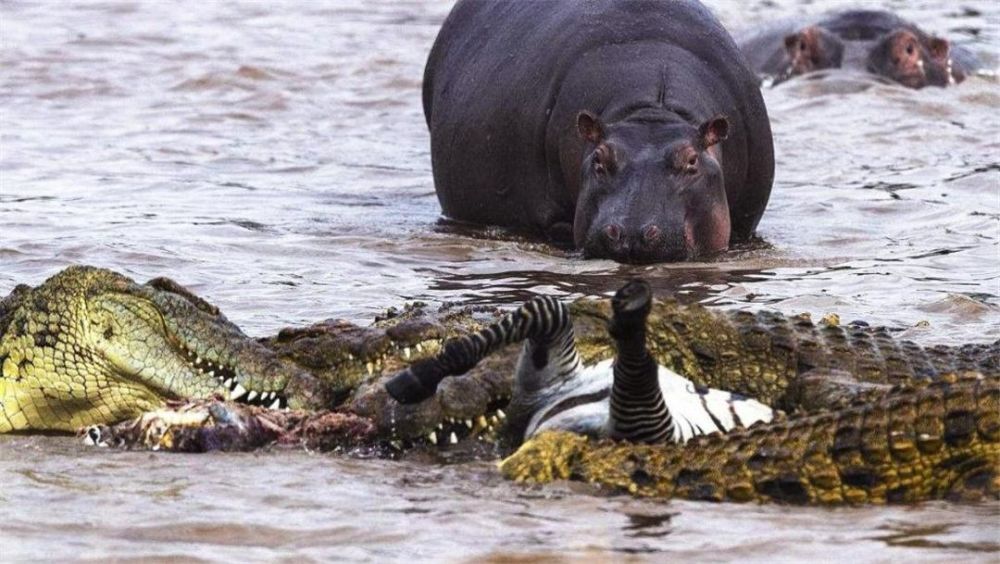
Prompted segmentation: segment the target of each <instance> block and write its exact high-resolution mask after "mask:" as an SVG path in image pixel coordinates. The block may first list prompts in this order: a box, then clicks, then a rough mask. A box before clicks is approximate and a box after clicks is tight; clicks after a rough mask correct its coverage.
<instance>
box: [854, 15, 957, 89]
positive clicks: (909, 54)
mask: <svg viewBox="0 0 1000 564" xmlns="http://www.w3.org/2000/svg"><path fill="white" fill-rule="evenodd" d="M950 52H951V46H950V45H949V43H948V40H947V39H942V38H940V37H932V36H929V35H926V34H924V33H922V32H920V31H919V30H915V29H909V28H900V29H897V30H894V31H893V32H891V33H888V34H886V35H885V36H883V37H882V38H881V39H879V41H878V42H877V43H876V44H875V45H874V46H873V47H872V49H871V51H870V52H869V54H868V62H867V66H868V71H869V72H872V73H874V74H878V75H881V76H884V77H886V78H889V79H891V80H894V81H896V82H898V83H900V84H902V85H903V86H908V87H910V88H923V87H924V86H929V85H933V86H947V85H948V84H951V83H952V82H957V81H959V80H961V78H958V79H957V80H956V77H955V76H954V75H953V74H952V68H951V67H952V64H951V54H950Z"/></svg>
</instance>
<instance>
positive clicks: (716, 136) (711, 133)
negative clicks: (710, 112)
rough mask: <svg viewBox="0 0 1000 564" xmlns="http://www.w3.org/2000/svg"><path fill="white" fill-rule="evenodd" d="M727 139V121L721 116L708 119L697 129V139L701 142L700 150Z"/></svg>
mask: <svg viewBox="0 0 1000 564" xmlns="http://www.w3.org/2000/svg"><path fill="white" fill-rule="evenodd" d="M727 137H729V119H727V118H726V116H724V115H722V114H718V115H716V116H713V117H710V118H708V120H706V121H705V123H703V124H701V126H700V127H698V139H699V140H700V141H701V148H702V149H707V148H709V147H711V146H712V145H715V144H716V143H718V142H720V141H724V140H725V139H726V138H727Z"/></svg>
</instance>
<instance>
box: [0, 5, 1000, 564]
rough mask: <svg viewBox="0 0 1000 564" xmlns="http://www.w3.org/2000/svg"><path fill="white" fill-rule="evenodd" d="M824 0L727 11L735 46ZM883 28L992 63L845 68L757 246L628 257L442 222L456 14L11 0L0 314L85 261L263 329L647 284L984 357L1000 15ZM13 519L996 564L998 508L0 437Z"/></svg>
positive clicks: (178, 545)
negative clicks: (965, 74) (772, 501)
mask: <svg viewBox="0 0 1000 564" xmlns="http://www.w3.org/2000/svg"><path fill="white" fill-rule="evenodd" d="M814 4H816V3H802V4H800V3H796V2H792V1H791V0H778V1H767V0H764V1H752V2H748V3H743V2H737V1H735V0H720V1H715V2H710V5H711V7H712V8H713V9H715V10H716V12H717V13H718V14H719V15H720V17H721V18H722V19H723V21H724V22H725V23H726V24H727V25H729V26H730V27H732V28H734V29H735V28H741V27H744V26H748V25H751V24H753V23H754V22H761V21H771V20H774V19H777V18H784V17H790V16H794V15H797V14H803V13H809V12H816V11H817V10H819V9H822V8H818V7H817V6H815V5H814ZM822 4H823V8H827V7H833V6H835V4H833V3H826V2H824V3H822ZM838 5H839V4H838ZM853 5H857V3H853ZM880 6H882V7H890V8H892V9H897V10H899V11H900V12H901V13H902V14H903V15H904V16H906V17H909V18H911V19H913V20H916V21H918V22H920V23H921V24H922V25H923V26H924V27H926V28H928V29H930V30H933V31H935V32H938V33H942V34H946V35H947V36H949V37H950V38H952V39H953V40H955V41H959V42H962V43H964V44H967V45H968V46H969V47H970V48H972V49H974V50H975V51H977V52H978V53H979V54H980V55H981V56H982V57H984V59H985V60H986V62H987V72H986V73H985V74H984V75H982V76H977V77H974V78H972V79H970V80H969V81H968V82H967V83H965V84H962V85H961V86H959V87H958V88H954V89H948V90H941V89H926V90H922V91H912V90H906V89H903V88H899V87H896V86H891V85H883V84H875V83H873V82H871V81H869V80H866V79H864V78H863V77H854V76H839V77H827V78H826V79H823V80H797V81H792V82H790V83H787V84H785V85H782V86H780V87H778V88H774V89H766V91H765V99H766V101H767V104H768V108H769V112H770V115H771V118H772V122H773V128H774V134H775V144H776V152H777V175H776V182H775V187H774V192H773V195H772V198H771V204H770V206H769V208H768V211H767V213H766V214H765V216H764V219H763V221H762V222H761V225H760V230H759V233H760V235H761V237H762V238H763V239H764V240H765V241H766V243H765V244H758V245H755V246H753V247H751V248H749V249H741V250H735V251H731V252H729V253H727V254H726V255H725V256H723V257H720V258H718V259H716V260H713V261H710V262H705V263H695V264H681V265H658V266H647V267H628V266H620V265H617V264H614V263H611V262H606V261H583V260H580V259H579V258H578V257H576V256H574V255H573V254H572V253H566V252H563V251H559V250H557V249H552V248H549V247H547V246H545V245H541V244H538V243H533V242H529V241H524V240H520V239H517V238H511V237H504V236H499V235H502V234H498V233H485V234H484V233H477V232H470V231H468V230H465V229H458V228H454V227H451V226H442V225H440V224H439V223H438V212H439V209H438V206H437V201H436V199H435V196H434V190H433V185H432V180H431V171H430V165H429V155H428V140H427V133H426V131H425V127H424V122H423V116H422V112H421V108H420V81H421V73H422V68H423V62H424V57H425V55H426V52H427V50H428V49H429V47H430V44H431V42H432V41H433V38H434V35H435V33H436V31H437V27H438V25H439V24H440V22H441V20H442V19H443V18H444V16H445V15H446V13H447V11H448V9H449V7H450V5H449V3H448V2H438V1H405V2H403V1H393V2H389V1H380V2H361V1H358V2H348V1H332V0H330V1H327V0H316V1H313V2H308V1H301V2H243V3H238V4H237V3H229V2H221V1H218V2H217V1H208V2H204V1H201V2H197V1H187V0H182V1H178V2H128V1H118V0H107V1H87V2H83V1H80V0H68V1H66V2H59V3H55V2H26V1H18V0H0V44H2V48H0V293H4V294H5V293H6V292H8V291H9V290H10V289H11V288H12V287H13V286H14V285H15V284H17V283H22V282H24V283H30V284H37V283H39V282H41V281H42V280H44V279H45V278H46V277H47V276H49V275H51V274H53V273H55V272H57V271H58V270H60V269H61V268H63V267H65V266H67V265H70V264H74V263H87V264H93V265H99V266H104V267H108V268H113V269H116V270H119V271H122V272H125V273H127V274H129V275H131V276H133V277H135V278H137V279H140V280H145V279H147V278H151V277H154V276H161V275H168V276H171V277H173V278H175V279H176V280H178V281H180V282H181V283H183V284H185V285H187V286H189V287H190V288H192V289H193V290H194V291H195V292H197V293H198V294H200V295H202V296H204V297H206V298H207V299H209V300H211V301H213V302H214V303H216V304H217V305H219V306H220V307H221V308H222V310H223V311H224V312H225V313H226V314H227V315H228V316H229V317H230V318H231V319H232V320H233V321H235V322H236V323H237V324H239V325H240V326H241V327H243V328H244V329H245V330H246V331H247V332H248V333H250V334H252V335H264V334H268V333H271V332H273V331H275V330H277V329H278V328H280V327H283V326H286V325H300V324H304V323H309V322H312V321H316V320H319V319H322V318H326V317H341V318H346V319H350V320H352V321H356V322H368V321H370V320H371V319H372V317H373V316H374V315H375V314H376V313H378V312H379V311H381V310H383V309H385V308H387V307H389V306H394V305H395V306H398V305H400V304H402V303H403V302H404V301H408V300H423V301H427V302H430V303H432V304H434V303H439V302H442V301H452V302H459V303H479V304H497V305H509V304H512V303H514V302H517V301H520V300H522V299H524V298H525V297H526V296H528V295H530V293H531V292H544V293H551V294H556V295H563V296H568V297H575V296H581V295H599V294H604V293H607V292H609V291H611V290H613V289H614V288H615V287H616V286H617V285H618V284H619V283H620V282H621V281H622V280H623V279H625V278H627V277H630V276H634V275H636V274H641V275H643V276H646V277H647V278H648V279H650V280H651V281H652V282H653V284H654V286H655V287H656V289H657V291H658V292H659V293H661V294H666V293H673V294H676V295H678V296H679V297H680V298H681V299H682V300H685V301H691V302H693V301H701V302H703V303H706V304H711V305H716V306H719V307H728V308H751V309H756V308H763V307H768V308H774V309H778V310H780V311H783V312H786V313H799V312H803V311H808V312H812V313H813V314H814V315H823V314H825V313H827V312H838V313H839V314H840V315H841V317H842V318H845V319H866V320H868V321H870V322H873V323H877V324H884V325H889V326H892V327H896V328H899V329H900V332H901V333H902V334H904V335H905V336H908V337H910V338H913V339H915V340H917V341H919V342H921V343H925V344H930V343H936V342H942V343H961V342H967V341H987V340H995V339H997V338H1000V266H998V265H1000V256H998V253H1000V243H998V241H1000V158H998V154H1000V152H998V149H1000V137H998V133H997V131H998V125H1000V123H998V122H1000V118H998V115H1000V86H998V82H997V79H996V67H997V55H998V50H1000V44H998V41H1000V4H996V3H994V2H991V1H968V2H962V3H961V4H960V5H958V4H952V3H945V2H932V1H929V0H917V1H914V2H887V3H885V4H881V5H880ZM0 513H2V514H3V516H4V518H3V526H2V527H0V560H2V561H37V560H57V561H66V560H102V561H103V560H105V559H108V558H112V557H115V558H121V559H125V560H132V559H153V560H155V559H179V560H189V561H201V560H231V561H262V560H288V561H291V560H295V561H302V560H306V561H307V560H334V559H350V560H375V561H383V560H414V561H426V560H443V561H463V560H477V561H478V560H482V559H493V560H508V559H528V560H536V559H537V560H551V561H561V560H578V559H583V560H594V561H606V560H608V559H614V560H622V561H642V560H661V559H666V558H678V559H680V558H689V559H694V560H709V559H711V560H761V561H771V560H797V561H801V560H806V559H809V560H823V561H826V560H850V561H867V560H879V561H889V560H900V559H914V560H932V561H955V560H961V561H973V560H983V561H990V560H992V561H996V559H997V558H1000V556H998V553H1000V509H998V505H997V504H995V503H994V504H984V505H949V504H944V503H929V504H923V505H919V506H916V507H890V508H846V509H835V510H828V509H815V508H785V507H773V506H752V505H751V506H746V505H728V504H721V505H713V504H699V503H689V502H678V501H671V502H658V501H643V500H634V499H630V498H627V497H621V496H606V495H600V494H598V495H594V492H593V491H592V490H591V489H589V488H588V487H586V486H582V485H579V484H557V485H553V486H549V487H544V488H534V487H523V486H520V485H517V484H511V483H507V482H504V481H502V480H501V479H500V478H499V477H498V475H497V473H496V472H495V470H494V468H493V466H492V465H491V464H490V463H488V462H472V463H469V462H465V463H457V464H445V465H441V464H427V463H421V462H393V461H385V460H371V459H358V458H350V457H345V456H340V455H324V454H309V453H304V452H298V451H285V450H281V451H268V452H260V453H250V454H214V455H204V456H170V455H164V454H157V453H139V452H108V451H105V450H95V449H86V448H83V447H82V445H80V444H78V442H77V441H76V440H75V439H71V438H66V437H0Z"/></svg>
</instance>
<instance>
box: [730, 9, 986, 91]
mask: <svg viewBox="0 0 1000 564" xmlns="http://www.w3.org/2000/svg"><path fill="white" fill-rule="evenodd" d="M738 44H739V46H740V49H741V50H742V51H743V54H744V55H745V56H746V58H747V60H748V61H749V63H750V65H751V67H753V69H754V70H755V71H756V72H758V73H760V74H762V75H767V76H772V77H774V83H775V84H778V83H781V82H784V81H785V80H788V79H789V78H791V77H793V76H798V75H802V74H806V73H809V72H812V71H817V70H822V69H831V68H844V69H853V70H859V71H865V72H869V73H871V74H874V75H877V76H881V77H884V78H887V79H889V80H892V81H894V82H897V83H899V84H902V85H903V86H908V87H910V88H923V87H925V86H948V85H950V84H956V83H959V82H962V81H963V80H965V77H966V76H967V75H968V74H970V73H971V72H972V71H974V70H975V69H976V68H977V67H978V66H979V63H978V60H977V59H976V57H975V55H974V54H973V53H972V52H970V51H968V50H966V49H964V48H961V47H955V46H952V45H951V43H950V42H949V41H948V40H947V39H944V38H941V37H935V36H932V35H930V34H928V33H926V32H924V31H923V30H921V29H920V28H919V27H917V26H916V24H914V23H912V22H909V21H907V20H904V19H902V18H900V17H899V16H897V15H895V14H893V13H891V12H886V11H882V10H849V11H845V12H839V13H835V14H832V15H829V16H826V17H825V18H824V19H822V20H820V21H818V22H816V23H807V24H805V25H803V24H801V23H799V22H784V23H780V24H777V25H772V26H769V27H767V28H765V29H763V30H756V31H752V32H750V33H747V34H745V35H744V36H742V37H741V38H740V39H739V41H738Z"/></svg>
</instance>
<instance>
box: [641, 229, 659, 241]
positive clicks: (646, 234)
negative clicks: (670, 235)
mask: <svg viewBox="0 0 1000 564" xmlns="http://www.w3.org/2000/svg"><path fill="white" fill-rule="evenodd" d="M642 238H643V240H644V241H645V242H646V244H653V243H655V242H656V241H657V239H659V238H660V228H659V227H657V226H655V225H647V226H646V228H645V229H643V230H642Z"/></svg>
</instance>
